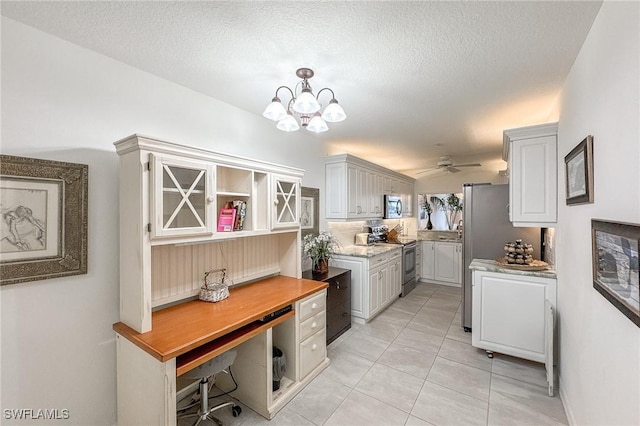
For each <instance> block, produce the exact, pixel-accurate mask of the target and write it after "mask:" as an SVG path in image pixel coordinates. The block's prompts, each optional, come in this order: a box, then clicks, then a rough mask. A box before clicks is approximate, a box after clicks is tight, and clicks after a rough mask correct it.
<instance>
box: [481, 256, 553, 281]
mask: <svg viewBox="0 0 640 426" xmlns="http://www.w3.org/2000/svg"><path fill="white" fill-rule="evenodd" d="M469 269H471V270H477V271H487V272H501V273H505V274H515V275H528V276H530V277H540V278H556V271H555V270H553V269H552V268H551V267H550V269H547V270H545V271H523V270H521V269H514V268H508V267H504V266H501V265H499V264H498V262H496V261H495V260H488V259H473V260H472V261H471V264H470V265H469Z"/></svg>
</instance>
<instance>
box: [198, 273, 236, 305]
mask: <svg viewBox="0 0 640 426" xmlns="http://www.w3.org/2000/svg"><path fill="white" fill-rule="evenodd" d="M226 275H227V270H226V269H225V268H222V269H212V270H211V271H209V272H207V273H205V274H204V280H203V281H204V284H203V285H202V287H200V297H199V298H200V300H203V301H205V302H219V301H221V300H223V299H226V298H227V297H229V286H228V285H227V283H226Z"/></svg>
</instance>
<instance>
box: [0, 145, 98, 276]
mask: <svg viewBox="0 0 640 426" xmlns="http://www.w3.org/2000/svg"><path fill="white" fill-rule="evenodd" d="M88 169H89V168H88V166H86V165H84V164H75V163H64V162H58V161H49V160H40V159H35V158H25V157H15V156H10V155H1V156H0V214H1V215H2V220H1V222H0V285H6V284H16V283H21V282H25V281H36V280H44V279H49V278H58V277H64V276H68V275H78V274H86V273H87V199H88Z"/></svg>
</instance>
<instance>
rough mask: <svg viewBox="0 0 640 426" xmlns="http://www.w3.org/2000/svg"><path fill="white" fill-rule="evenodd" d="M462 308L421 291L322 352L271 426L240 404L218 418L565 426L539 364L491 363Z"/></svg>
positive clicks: (449, 295)
mask: <svg viewBox="0 0 640 426" xmlns="http://www.w3.org/2000/svg"><path fill="white" fill-rule="evenodd" d="M460 309H461V304H460V289H459V288H455V287H447V286H439V285H432V284H424V283H419V284H418V286H417V288H416V289H415V290H414V291H412V292H411V293H410V294H409V295H407V297H405V298H401V299H398V300H397V301H396V302H395V303H394V304H393V305H391V306H390V307H389V308H388V309H386V310H385V311H384V312H382V313H381V314H380V315H378V316H377V317H376V318H375V319H374V320H372V321H371V322H369V323H368V324H366V325H360V324H355V323H354V324H353V325H352V328H351V330H349V331H347V332H346V333H345V334H343V335H342V336H340V337H339V338H338V339H337V340H336V341H334V342H333V343H332V344H331V345H329V347H328V354H329V358H330V359H331V365H330V366H329V367H328V368H327V369H326V370H324V371H323V372H322V373H321V374H320V375H319V376H318V377H317V378H316V379H315V380H314V381H313V382H311V383H310V384H309V385H308V386H307V387H306V388H305V389H304V390H303V391H302V392H300V393H299V394H298V395H297V396H296V397H295V398H294V399H293V400H292V401H291V402H290V403H289V404H288V405H287V406H286V407H284V408H283V409H282V410H281V411H280V412H279V413H278V414H277V415H276V416H275V417H274V418H273V419H272V420H271V421H269V420H266V419H265V418H263V417H262V416H260V415H258V414H256V413H255V412H253V411H252V410H250V409H249V408H247V407H245V406H243V412H242V414H241V415H240V416H239V417H236V418H234V417H232V416H231V413H230V409H228V408H226V409H223V410H221V411H218V412H217V413H216V416H217V417H218V418H219V419H220V420H222V422H223V423H224V424H225V425H230V426H236V425H247V426H248V425H296V426H304V425H310V426H313V425H345V426H351V425H354V426H355V425H367V426H371V425H384V426H392V425H407V426H409V425H436V426H440V425H456V426H458V425H509V426H515V425H566V424H568V422H567V418H566V415H565V412H564V408H563V406H562V402H561V401H560V399H559V398H558V396H555V397H553V398H550V397H549V396H548V395H547V385H546V379H545V370H544V367H543V365H542V364H537V363H532V362H528V361H524V360H519V359H517V358H513V357H509V356H505V355H500V354H495V357H494V358H493V359H489V358H488V357H487V356H486V353H485V352H484V351H482V350H479V349H476V348H474V347H472V346H471V334H470V333H465V332H464V331H463V330H462V329H461V327H460ZM241 405H242V404H241ZM182 424H185V423H183V422H180V425H182ZM188 424H192V423H188Z"/></svg>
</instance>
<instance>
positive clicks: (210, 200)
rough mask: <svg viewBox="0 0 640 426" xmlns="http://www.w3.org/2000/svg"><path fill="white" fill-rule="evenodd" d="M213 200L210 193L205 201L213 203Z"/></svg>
mask: <svg viewBox="0 0 640 426" xmlns="http://www.w3.org/2000/svg"><path fill="white" fill-rule="evenodd" d="M214 201H215V198H213V197H212V196H211V195H209V196H208V197H207V203H213V202H214Z"/></svg>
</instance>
